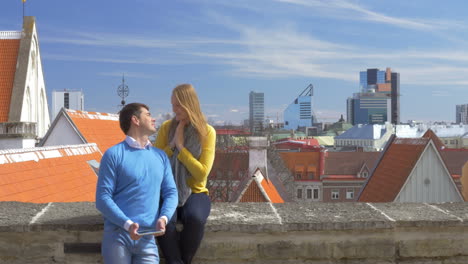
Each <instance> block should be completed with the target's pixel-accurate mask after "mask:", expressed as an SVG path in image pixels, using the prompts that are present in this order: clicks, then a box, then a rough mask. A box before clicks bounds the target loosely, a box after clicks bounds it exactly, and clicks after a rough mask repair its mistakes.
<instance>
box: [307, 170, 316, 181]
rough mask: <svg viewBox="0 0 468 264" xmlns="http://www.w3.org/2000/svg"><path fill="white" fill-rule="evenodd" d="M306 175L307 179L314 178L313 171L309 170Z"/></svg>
mask: <svg viewBox="0 0 468 264" xmlns="http://www.w3.org/2000/svg"><path fill="white" fill-rule="evenodd" d="M307 177H308V178H309V180H312V179H314V177H315V172H313V171H310V172H309V173H307Z"/></svg>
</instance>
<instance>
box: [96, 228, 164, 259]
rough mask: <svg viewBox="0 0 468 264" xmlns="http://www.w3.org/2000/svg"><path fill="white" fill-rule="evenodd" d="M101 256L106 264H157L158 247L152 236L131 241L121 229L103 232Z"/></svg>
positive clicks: (127, 234)
mask: <svg viewBox="0 0 468 264" xmlns="http://www.w3.org/2000/svg"><path fill="white" fill-rule="evenodd" d="M101 250H102V256H103V257H104V263H106V264H157V263H159V253H158V247H157V246H156V242H155V240H154V236H153V235H147V236H143V237H142V238H140V239H139V240H132V239H131V238H130V234H129V233H128V232H127V231H125V230H124V229H123V228H118V227H117V228H115V229H114V230H111V231H104V235H103V239H102V245H101Z"/></svg>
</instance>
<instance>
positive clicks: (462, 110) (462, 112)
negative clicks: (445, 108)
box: [455, 104, 468, 125]
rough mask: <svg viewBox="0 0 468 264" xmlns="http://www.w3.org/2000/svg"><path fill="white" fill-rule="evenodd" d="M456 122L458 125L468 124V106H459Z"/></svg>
mask: <svg viewBox="0 0 468 264" xmlns="http://www.w3.org/2000/svg"><path fill="white" fill-rule="evenodd" d="M455 122H456V123H457V124H460V123H461V124H465V125H466V124H468V104H462V105H457V107H456V117H455Z"/></svg>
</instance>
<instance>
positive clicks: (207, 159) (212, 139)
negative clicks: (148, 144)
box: [154, 120, 216, 194]
mask: <svg viewBox="0 0 468 264" xmlns="http://www.w3.org/2000/svg"><path fill="white" fill-rule="evenodd" d="M171 122H172V120H167V121H165V122H164V123H163V124H162V125H161V128H160V129H159V132H158V137H157V138H156V142H155V143H154V146H155V147H157V148H160V149H162V150H164V151H165V152H166V154H167V156H169V157H172V154H173V152H172V149H171V147H170V146H169V140H168V135H169V128H170V127H171ZM206 126H207V131H208V134H207V135H206V137H205V139H204V140H203V142H202V144H201V155H200V158H199V159H198V160H197V159H196V158H195V157H193V155H192V153H190V151H188V150H187V149H186V148H184V149H182V151H180V152H179V155H178V156H177V159H179V161H180V162H182V164H184V166H185V167H186V168H187V170H188V171H189V172H190V174H191V175H192V176H191V177H190V178H188V179H187V184H188V186H190V188H192V192H193V193H206V194H208V189H207V188H206V182H207V180H208V174H210V171H211V167H212V166H213V161H214V157H215V147H216V131H215V129H214V128H213V127H212V126H210V125H208V124H207V125H206Z"/></svg>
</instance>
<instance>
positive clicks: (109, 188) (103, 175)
mask: <svg viewBox="0 0 468 264" xmlns="http://www.w3.org/2000/svg"><path fill="white" fill-rule="evenodd" d="M113 156H114V155H112V154H111V153H110V152H109V151H107V152H106V153H104V156H103V157H102V159H101V164H100V166H99V177H98V182H97V187H96V208H97V209H98V210H99V211H100V212H101V213H102V214H103V215H104V217H105V218H106V219H108V220H109V221H111V222H112V223H114V224H116V225H118V226H120V227H122V228H125V229H126V230H128V227H129V224H127V225H126V224H125V223H126V222H127V220H129V219H128V217H127V216H126V215H125V214H124V213H123V212H122V210H121V209H120V208H119V207H118V206H117V204H116V203H115V202H114V200H113V193H114V190H115V188H116V182H117V174H116V164H115V160H114V159H113Z"/></svg>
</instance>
